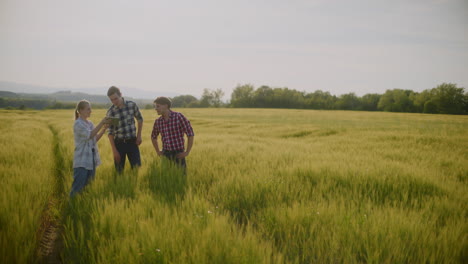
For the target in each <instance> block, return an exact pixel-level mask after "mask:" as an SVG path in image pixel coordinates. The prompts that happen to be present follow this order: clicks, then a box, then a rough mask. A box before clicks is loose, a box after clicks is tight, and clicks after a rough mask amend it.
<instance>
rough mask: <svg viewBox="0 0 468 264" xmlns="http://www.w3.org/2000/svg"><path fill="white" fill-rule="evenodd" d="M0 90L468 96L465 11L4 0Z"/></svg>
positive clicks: (440, 0)
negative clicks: (442, 87)
mask: <svg viewBox="0 0 468 264" xmlns="http://www.w3.org/2000/svg"><path fill="white" fill-rule="evenodd" d="M0 81H6V82H15V83H25V84H32V85H40V86H46V87H55V88H62V87H64V88H70V89H78V90H79V89H88V90H89V89H92V88H94V87H100V88H101V89H103V88H107V87H109V86H111V85H116V86H119V87H125V90H123V93H124V94H130V95H131V93H132V89H139V90H144V91H148V92H154V93H155V94H154V96H155V97H156V96H158V93H161V92H170V93H174V94H191V95H195V96H197V97H199V96H200V95H201V94H202V92H203V89H205V88H206V89H212V90H213V89H222V90H223V91H224V92H225V95H226V96H225V97H227V98H229V97H230V95H231V93H232V90H233V89H234V88H235V87H236V86H237V85H239V84H252V85H254V86H255V87H259V86H261V85H268V86H270V87H288V88H290V89H295V90H299V91H306V92H313V91H316V90H322V91H328V92H330V93H331V94H334V95H340V94H345V93H350V92H354V93H356V94H357V95H359V96H362V95H364V94H366V93H384V92H385V91H386V90H387V89H395V88H399V89H409V90H413V91H423V90H425V89H431V88H434V87H436V86H437V85H439V84H441V83H443V82H450V83H456V84H457V85H458V87H465V88H466V90H468V1H467V0H391V1H390V0H387V1H382V0H355V1H348V0H342V1H338V0H309V1H305V0H289V1H284V0H283V1H280V0H248V1H247V0H236V1H223V0H197V1H188V0H180V1H177V0H173V1H158V0H152V1H151V0H148V1H140V0H125V1H124V0H80V1H68V0H41V1H36V0H0Z"/></svg>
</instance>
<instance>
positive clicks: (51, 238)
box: [37, 125, 66, 264]
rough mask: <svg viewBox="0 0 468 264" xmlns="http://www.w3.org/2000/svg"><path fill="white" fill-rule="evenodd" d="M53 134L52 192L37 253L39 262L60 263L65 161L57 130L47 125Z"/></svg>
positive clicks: (41, 226) (64, 197) (45, 212)
mask: <svg viewBox="0 0 468 264" xmlns="http://www.w3.org/2000/svg"><path fill="white" fill-rule="evenodd" d="M49 129H50V131H51V132H52V135H53V142H54V143H53V149H52V151H53V155H54V171H53V175H52V176H53V177H54V180H53V185H52V186H51V187H52V192H51V195H50V197H49V200H48V202H47V205H46V208H45V209H44V212H43V215H42V217H41V223H40V226H39V230H38V238H39V239H38V240H39V245H38V249H37V255H38V258H39V260H40V262H41V263H54V264H55V263H62V259H61V256H60V253H61V251H62V249H63V239H62V230H63V228H62V226H61V216H62V214H63V212H62V211H63V210H62V209H63V208H64V206H63V204H64V202H65V201H66V193H65V188H64V176H65V173H64V171H65V170H66V168H65V163H64V158H63V154H62V153H63V152H62V150H61V147H60V138H59V135H58V132H57V130H56V129H55V128H54V127H53V126H52V125H49Z"/></svg>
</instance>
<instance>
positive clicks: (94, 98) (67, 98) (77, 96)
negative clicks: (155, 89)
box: [0, 91, 153, 106]
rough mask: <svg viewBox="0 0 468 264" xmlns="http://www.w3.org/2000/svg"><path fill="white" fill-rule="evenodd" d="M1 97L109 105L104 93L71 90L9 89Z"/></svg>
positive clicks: (147, 102) (142, 101)
mask: <svg viewBox="0 0 468 264" xmlns="http://www.w3.org/2000/svg"><path fill="white" fill-rule="evenodd" d="M0 97H2V98H14V99H23V100H46V101H56V102H73V103H76V102H78V101H80V100H82V99H85V100H88V101H90V102H91V103H98V104H108V105H109V106H110V101H109V98H108V97H107V96H106V95H92V94H86V93H77V92H72V91H59V92H55V93H51V94H39V93H13V92H10V91H0ZM125 98H126V99H127V100H132V101H134V102H136V103H137V104H140V105H142V106H143V105H146V104H152V103H153V99H135V98H132V97H125Z"/></svg>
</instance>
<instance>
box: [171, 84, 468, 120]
mask: <svg viewBox="0 0 468 264" xmlns="http://www.w3.org/2000/svg"><path fill="white" fill-rule="evenodd" d="M223 96H224V92H223V91H222V90H221V89H215V90H209V89H205V90H204V91H203V94H202V96H201V98H200V99H197V98H196V97H195V96H193V95H180V96H175V97H174V98H172V104H173V107H234V108H295V109H323V110H360V111H385V112H408V113H432V114H462V115H464V114H468V92H465V88H461V87H457V85H456V84H453V83H442V84H440V85H438V86H437V87H435V88H432V89H427V90H424V91H422V92H414V91H412V90H403V89H391V90H387V91H386V92H385V93H384V94H377V93H371V94H365V95H363V96H357V95H356V94H355V93H347V94H343V95H340V96H336V95H332V94H330V93H329V92H324V91H322V90H317V91H315V92H312V93H307V92H302V91H297V90H294V89H289V88H272V87H269V86H265V85H263V86H260V87H258V88H255V87H254V86H253V85H250V84H244V85H238V86H237V87H236V88H235V89H234V90H233V92H232V94H231V98H230V101H229V102H223V101H222V97H223Z"/></svg>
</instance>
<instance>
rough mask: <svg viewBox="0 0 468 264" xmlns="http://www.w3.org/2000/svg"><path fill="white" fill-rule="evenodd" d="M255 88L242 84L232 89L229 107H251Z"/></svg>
mask: <svg viewBox="0 0 468 264" xmlns="http://www.w3.org/2000/svg"><path fill="white" fill-rule="evenodd" d="M254 91H255V88H254V87H253V85H250V84H244V85H238V86H237V87H236V88H234V91H232V94H231V106H233V107H252V106H253V98H254Z"/></svg>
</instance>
